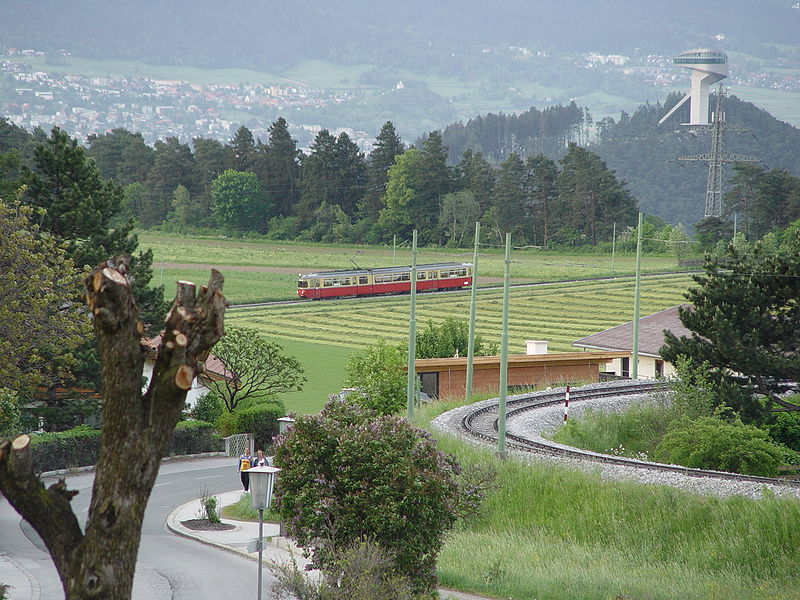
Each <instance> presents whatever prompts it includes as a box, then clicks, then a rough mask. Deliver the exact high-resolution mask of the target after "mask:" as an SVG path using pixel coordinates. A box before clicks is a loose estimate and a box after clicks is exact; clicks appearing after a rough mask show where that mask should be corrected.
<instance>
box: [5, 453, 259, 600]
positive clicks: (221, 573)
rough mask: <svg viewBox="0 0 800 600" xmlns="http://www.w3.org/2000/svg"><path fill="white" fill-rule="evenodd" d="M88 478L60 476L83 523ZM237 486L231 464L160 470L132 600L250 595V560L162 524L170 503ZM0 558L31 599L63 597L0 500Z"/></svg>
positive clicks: (33, 538) (30, 536)
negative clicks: (15, 568) (26, 585)
mask: <svg viewBox="0 0 800 600" xmlns="http://www.w3.org/2000/svg"><path fill="white" fill-rule="evenodd" d="M93 478H94V474H93V473H91V472H89V473H82V474H78V475H73V476H69V477H67V478H66V479H67V484H68V486H69V488H70V489H75V490H78V491H79V492H80V493H79V494H78V495H77V496H75V498H74V499H73V500H72V506H73V510H74V511H75V513H76V514H77V515H78V517H79V518H80V519H81V521H83V520H85V518H86V513H87V510H88V506H89V499H90V496H91V491H92V481H93ZM52 481H54V478H53V479H51V478H48V479H47V480H46V481H45V485H49V484H50V483H51V482H52ZM239 485H240V482H239V478H238V476H237V473H236V469H235V464H234V460H233V459H230V458H224V457H221V458H200V459H188V460H176V461H168V462H165V463H163V464H162V465H161V470H160V472H159V476H158V479H157V480H156V485H155V487H154V488H153V493H152V495H151V497H150V501H149V503H148V505H147V510H146V511H145V520H144V524H143V526H142V541H141V545H140V546H139V559H138V562H137V564H136V577H135V580H134V586H133V588H134V589H133V598H134V600H165V599H174V600H219V598H220V597H230V598H250V597H253V596H255V595H256V592H257V590H256V586H257V570H256V569H257V567H256V564H255V563H254V562H252V561H250V560H247V559H246V558H244V557H241V556H238V555H236V554H233V553H230V552H225V551H222V550H219V549H215V548H210V547H208V546H204V545H203V544H199V543H197V542H196V541H194V540H189V539H185V538H182V537H179V536H176V535H174V534H172V533H170V532H169V531H167V530H166V528H165V526H164V522H165V521H166V519H167V516H168V515H169V514H170V513H171V512H172V511H173V510H174V509H175V508H176V507H177V506H180V505H181V504H184V503H185V502H189V501H190V500H194V499H196V498H199V497H200V496H201V495H202V494H203V492H204V491H207V492H208V493H209V494H215V493H219V492H225V491H230V490H232V489H237V487H238V486H239ZM0 553H5V554H7V555H8V556H9V557H11V558H12V559H13V560H14V561H15V562H16V563H17V564H18V565H19V566H21V567H22V568H23V569H24V570H25V571H26V572H27V573H28V576H29V579H30V580H31V586H32V588H33V590H34V593H33V597H32V600H60V599H63V598H64V592H63V590H62V588H61V583H60V581H59V579H58V575H57V573H56V570H55V567H54V566H53V563H52V561H51V560H50V556H49V555H48V554H47V552H46V549H45V548H44V546H43V544H42V542H41V540H40V539H39V537H38V535H37V534H36V532H35V531H33V530H32V529H31V527H30V526H29V525H28V524H27V523H26V522H25V521H22V519H21V518H20V516H19V515H18V514H17V512H16V511H15V510H14V509H13V508H12V507H11V506H10V505H9V504H8V502H6V501H5V499H0ZM264 582H265V583H264V585H265V589H264V597H269V586H270V582H271V578H270V575H269V572H268V571H266V570H265V571H264ZM12 597H13V596H12Z"/></svg>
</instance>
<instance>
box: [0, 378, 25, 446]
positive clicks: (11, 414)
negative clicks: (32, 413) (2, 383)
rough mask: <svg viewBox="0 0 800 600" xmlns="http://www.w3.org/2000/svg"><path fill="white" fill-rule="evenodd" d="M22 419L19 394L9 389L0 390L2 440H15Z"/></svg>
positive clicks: (0, 436) (0, 435)
mask: <svg viewBox="0 0 800 600" xmlns="http://www.w3.org/2000/svg"><path fill="white" fill-rule="evenodd" d="M21 417H22V411H21V410H20V408H19V399H18V398H17V394H16V393H15V392H14V391H12V390H9V389H8V388H0V440H2V439H6V438H9V439H10V438H13V437H14V436H15V435H17V434H18V433H19V430H20V419H21Z"/></svg>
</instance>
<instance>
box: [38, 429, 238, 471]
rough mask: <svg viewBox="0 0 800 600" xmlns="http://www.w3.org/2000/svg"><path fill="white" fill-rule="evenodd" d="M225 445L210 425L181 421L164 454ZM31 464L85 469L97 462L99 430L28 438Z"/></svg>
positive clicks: (210, 449) (211, 449)
mask: <svg viewBox="0 0 800 600" xmlns="http://www.w3.org/2000/svg"><path fill="white" fill-rule="evenodd" d="M223 447H224V444H223V442H222V440H221V439H220V438H219V437H217V436H216V435H215V433H214V426H213V425H212V424H211V423H203V422H200V421H181V422H179V423H178V425H177V426H176V428H175V432H174V433H173V435H172V438H171V440H170V444H169V446H168V447H167V452H166V454H167V455H173V456H174V455H183V454H198V453H201V452H218V451H220V450H222V449H223ZM31 448H32V451H33V457H34V463H35V464H36V468H37V469H38V470H39V471H42V472H44V471H55V470H58V469H69V468H73V467H86V466H89V465H93V464H95V463H96V462H97V457H98V455H99V452H100V430H99V429H93V428H91V427H89V426H87V425H80V426H78V427H74V428H73V429H69V430H67V431H61V432H59V433H38V434H32V435H31Z"/></svg>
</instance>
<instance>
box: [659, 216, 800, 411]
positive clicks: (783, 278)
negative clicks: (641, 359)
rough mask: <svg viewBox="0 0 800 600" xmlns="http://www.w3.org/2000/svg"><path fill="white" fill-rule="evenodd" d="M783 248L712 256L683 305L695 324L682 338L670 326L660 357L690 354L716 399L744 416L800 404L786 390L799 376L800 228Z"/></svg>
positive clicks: (686, 318) (686, 320)
mask: <svg viewBox="0 0 800 600" xmlns="http://www.w3.org/2000/svg"><path fill="white" fill-rule="evenodd" d="M790 231H791V232H790V234H789V235H787V239H786V242H785V245H784V247H783V248H782V249H781V250H780V251H778V252H775V253H767V252H765V251H764V248H763V247H762V246H761V244H756V246H755V247H754V249H753V250H752V252H749V253H740V252H737V251H736V250H735V249H734V248H733V246H732V245H731V246H730V247H729V250H728V255H727V256H726V257H724V258H721V259H713V258H709V259H707V262H706V265H705V273H704V274H703V275H697V276H695V277H694V280H695V281H696V282H697V284H698V286H697V287H693V288H690V289H689V292H688V293H687V294H686V297H687V298H688V299H689V301H690V302H691V303H692V306H691V307H687V308H682V309H681V310H680V311H679V315H680V319H681V322H682V323H683V324H684V325H685V326H686V327H687V328H689V329H690V330H691V332H692V334H691V336H689V337H686V336H681V337H680V338H678V337H676V336H675V335H673V334H671V333H669V332H667V333H666V337H665V343H664V347H663V348H662V349H661V352H660V353H661V356H663V357H664V359H665V360H669V361H671V362H675V361H677V360H678V359H679V358H680V357H682V356H684V357H687V358H688V360H689V361H690V362H691V364H692V365H693V366H694V367H697V368H703V370H705V371H707V372H708V374H709V377H710V378H711V380H712V381H713V382H714V387H715V391H716V396H717V397H716V401H717V403H719V404H726V405H728V406H730V407H732V408H733V409H735V410H736V411H739V412H740V413H741V415H742V417H743V418H747V419H751V420H752V419H762V418H764V417H765V412H766V411H767V410H769V409H777V410H792V411H798V410H800V405H798V404H797V403H796V402H792V401H791V400H790V399H788V398H786V397H784V394H785V392H787V391H791V390H793V389H794V385H795V382H797V381H800V303H798V298H800V227H798V228H796V229H794V230H790Z"/></svg>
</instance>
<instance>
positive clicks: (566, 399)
mask: <svg viewBox="0 0 800 600" xmlns="http://www.w3.org/2000/svg"><path fill="white" fill-rule="evenodd" d="M568 417H569V386H567V391H566V393H565V394H564V423H566V422H567V418H568Z"/></svg>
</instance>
